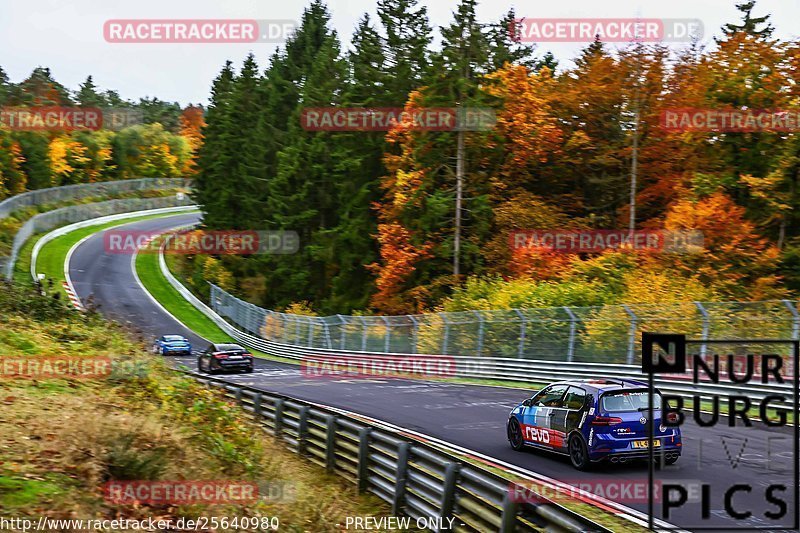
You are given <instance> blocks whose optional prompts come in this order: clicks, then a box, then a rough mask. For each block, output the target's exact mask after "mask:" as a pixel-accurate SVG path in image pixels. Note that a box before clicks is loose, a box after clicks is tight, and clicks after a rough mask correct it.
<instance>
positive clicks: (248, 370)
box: [244, 366, 253, 374]
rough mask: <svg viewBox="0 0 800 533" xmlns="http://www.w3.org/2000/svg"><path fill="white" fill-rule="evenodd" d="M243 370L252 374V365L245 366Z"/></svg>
mask: <svg viewBox="0 0 800 533" xmlns="http://www.w3.org/2000/svg"><path fill="white" fill-rule="evenodd" d="M244 371H245V372H247V373H248V374H252V373H253V367H252V366H251V367H249V368H245V369H244Z"/></svg>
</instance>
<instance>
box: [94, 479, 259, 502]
mask: <svg viewBox="0 0 800 533" xmlns="http://www.w3.org/2000/svg"><path fill="white" fill-rule="evenodd" d="M103 497H104V499H105V500H106V502H108V503H111V504H114V505H132V504H147V505H210V504H252V503H255V502H256V501H258V500H259V487H258V484H256V483H254V482H251V481H226V480H209V481H196V480H193V481H183V480H181V481H141V480H136V481H109V482H107V483H105V484H104V485H103Z"/></svg>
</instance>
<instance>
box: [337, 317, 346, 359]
mask: <svg viewBox="0 0 800 533" xmlns="http://www.w3.org/2000/svg"><path fill="white" fill-rule="evenodd" d="M336 317H337V318H338V319H339V349H340V350H344V343H345V334H346V333H347V322H346V321H345V319H344V317H343V316H342V315H336Z"/></svg>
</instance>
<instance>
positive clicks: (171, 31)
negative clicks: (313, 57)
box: [103, 19, 298, 44]
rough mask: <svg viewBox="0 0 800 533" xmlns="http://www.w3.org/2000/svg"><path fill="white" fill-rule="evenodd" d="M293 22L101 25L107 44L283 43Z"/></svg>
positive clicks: (180, 21) (293, 27)
mask: <svg viewBox="0 0 800 533" xmlns="http://www.w3.org/2000/svg"><path fill="white" fill-rule="evenodd" d="M297 27H298V23H297V21H295V20H255V19H112V20H107V21H106V22H105V24H103V37H104V38H105V40H106V42H109V43H136V44H143V43H191V44H201V43H282V42H284V41H286V39H287V38H288V37H289V36H290V35H292V34H293V33H294V32H295V30H296V29H297Z"/></svg>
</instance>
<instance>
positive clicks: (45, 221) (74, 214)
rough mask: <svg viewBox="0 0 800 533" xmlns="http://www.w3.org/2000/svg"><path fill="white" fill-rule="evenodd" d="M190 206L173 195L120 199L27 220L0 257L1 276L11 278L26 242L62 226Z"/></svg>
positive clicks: (53, 211)
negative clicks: (109, 216) (101, 218)
mask: <svg viewBox="0 0 800 533" xmlns="http://www.w3.org/2000/svg"><path fill="white" fill-rule="evenodd" d="M188 205H192V200H191V199H190V198H189V197H187V196H183V197H181V198H178V197H177V196H175V195H172V196H159V197H156V198H120V199H116V200H106V201H105V202H96V203H91V204H80V205H71V206H68V207H62V208H60V209H54V210H52V211H47V212H45V213H41V214H39V215H36V216H34V217H32V218H30V219H28V220H27V221H26V222H25V223H24V224H23V225H22V227H21V228H20V229H19V231H17V233H16V235H14V242H13V243H12V245H11V255H10V256H8V257H2V256H0V275H3V276H5V278H6V279H11V278H12V276H13V273H14V263H16V261H17V256H18V255H19V251H20V249H22V246H23V245H24V244H25V242H26V241H27V240H28V239H30V238H31V237H32V236H33V235H35V234H36V233H40V232H42V231H46V230H50V229H53V228H55V227H58V226H61V225H63V224H70V223H73V222H80V221H84V220H90V219H94V218H100V217H103V216H108V215H115V214H121V213H130V212H137V211H144V210H152V209H163V208H169V207H180V206H188Z"/></svg>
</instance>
